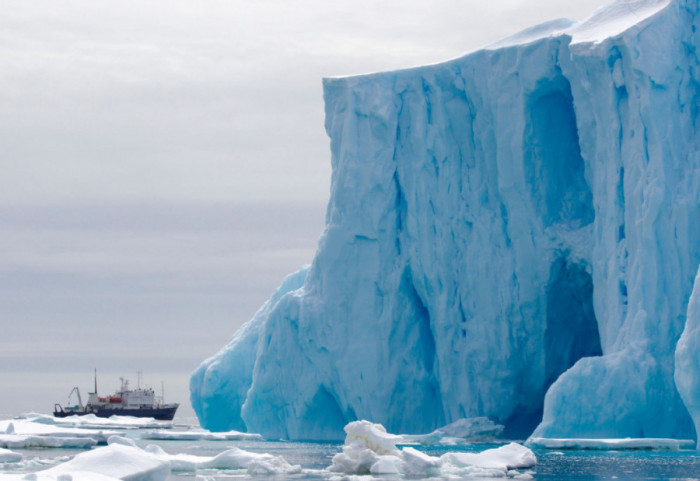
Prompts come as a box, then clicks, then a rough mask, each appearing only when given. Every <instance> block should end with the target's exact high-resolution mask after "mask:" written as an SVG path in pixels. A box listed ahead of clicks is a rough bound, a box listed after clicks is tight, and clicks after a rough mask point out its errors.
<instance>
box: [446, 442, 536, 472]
mask: <svg viewBox="0 0 700 481" xmlns="http://www.w3.org/2000/svg"><path fill="white" fill-rule="evenodd" d="M442 459H443V461H445V462H448V463H450V464H453V465H455V466H476V467H478V468H494V469H505V470H509V469H522V468H531V467H533V466H534V465H535V464H537V458H536V457H535V454H534V453H533V452H532V451H531V450H530V449H528V448H526V447H525V446H523V445H521V444H518V443H510V444H506V445H505V446H501V447H498V448H495V449H487V450H486V451H482V452H480V453H446V454H444V455H443V456H442Z"/></svg>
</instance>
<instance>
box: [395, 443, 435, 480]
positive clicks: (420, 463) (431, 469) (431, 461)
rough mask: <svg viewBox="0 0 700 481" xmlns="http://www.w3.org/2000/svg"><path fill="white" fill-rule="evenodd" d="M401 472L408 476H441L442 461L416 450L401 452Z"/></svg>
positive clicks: (404, 449) (410, 449) (407, 449)
mask: <svg viewBox="0 0 700 481" xmlns="http://www.w3.org/2000/svg"><path fill="white" fill-rule="evenodd" d="M401 459H402V460H403V464H402V465H401V470H402V471H403V473H404V474H407V475H439V474H440V467H441V466H442V460H441V459H440V458H437V457H435V456H430V455H428V454H425V453H422V452H420V451H418V450H417V449H414V448H403V449H402V450H401Z"/></svg>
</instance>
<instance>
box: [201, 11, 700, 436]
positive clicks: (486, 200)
mask: <svg viewBox="0 0 700 481" xmlns="http://www.w3.org/2000/svg"><path fill="white" fill-rule="evenodd" d="M699 23H700V16H699V15H698V1H697V0H695V1H691V0H638V1H634V0H626V1H618V2H614V3H611V4H610V5H608V6H607V7H604V8H602V9H600V10H598V11H597V12H595V13H594V14H593V15H592V16H591V17H590V18H588V19H587V20H585V21H582V22H580V23H573V22H570V21H568V20H555V21H552V22H549V23H546V24H544V25H540V26H537V27H533V28H531V29H529V30H526V31H524V32H522V33H520V34H518V35H516V36H514V37H512V38H509V39H506V40H503V41H501V42H499V43H497V44H494V45H491V46H489V47H486V48H484V49H482V50H479V51H476V52H473V53H470V54H467V55H465V56H463V57H461V58H458V59H455V60H452V61H448V62H445V63H441V64H436V65H431V66H426V67H421V68H415V69H409V70H402V71H395V72H385V73H377V74H371V75H364V76H357V77H349V78H332V79H325V80H324V99H325V105H326V124H325V127H326V131H327V133H328V135H329V137H330V141H331V143H330V145H331V154H332V155H331V162H332V167H333V174H332V184H331V185H332V186H331V197H330V201H329V205H328V210H327V214H326V228H325V230H324V232H323V235H322V237H321V239H320V242H319V246H318V250H317V252H316V255H315V257H314V259H313V263H312V264H311V266H309V267H305V268H303V269H302V270H300V271H299V272H297V273H296V274H292V275H291V276H290V277H288V278H287V279H286V280H285V281H284V283H283V284H282V286H281V287H280V288H279V290H278V291H277V292H276V293H275V294H274V295H273V296H272V298H271V299H270V300H269V301H268V302H267V303H266V304H265V305H264V306H263V307H262V308H261V310H260V311H259V312H258V313H257V314H256V315H255V317H254V318H253V319H252V320H251V321H249V322H248V323H247V324H246V325H244V326H243V327H242V328H241V329H240V330H239V331H238V332H237V333H236V334H235V335H234V336H233V338H232V339H231V341H230V342H229V344H228V345H227V346H226V347H224V348H223V349H222V350H221V351H220V352H219V353H218V354H216V355H215V356H213V357H212V358H210V359H207V360H206V361H204V362H203V363H202V365H201V366H200V367H199V368H198V369H197V370H196V372H195V373H194V374H193V376H192V379H191V383H190V386H191V400H192V404H193V406H194V409H195V411H196V412H197V415H198V417H199V420H200V422H201V424H202V426H204V427H206V428H207V429H210V430H231V429H236V430H249V431H253V432H259V433H261V434H263V435H264V436H266V437H269V438H280V437H281V438H290V439H342V437H343V426H345V425H346V424H347V423H348V422H349V421H352V420H355V419H369V420H371V421H372V422H376V423H381V424H383V425H384V426H386V428H387V429H388V430H389V431H390V432H402V433H405V432H409V433H427V432H430V431H433V430H435V429H436V428H438V427H440V426H443V425H446V424H449V423H452V422H455V421H457V420H459V419H464V418H474V417H480V416H484V417H488V418H490V419H491V420H493V422H495V423H498V424H501V425H504V426H505V431H504V436H506V437H511V438H512V437H520V436H523V437H524V436H527V435H529V434H531V433H532V432H533V431H534V435H536V436H538V437H545V438H576V437H578V438H602V437H605V438H625V437H632V438H639V437H653V438H678V439H695V438H696V435H695V426H694V423H693V419H692V418H691V415H692V416H694V417H695V423H696V425H697V423H698V421H699V420H700V390H699V389H698V386H699V385H700V384H698V379H700V366H699V362H698V359H699V358H700V354H699V353H700V347H699V346H700V341H699V340H698V339H699V337H698V333H699V332H700V328H698V324H699V323H700V320H699V318H700V314H698V308H697V305H698V300H697V299H698V297H699V296H700V294H696V295H695V299H696V300H695V308H694V310H693V313H694V317H695V318H694V320H693V324H692V326H690V325H689V327H688V329H689V331H688V332H686V334H685V335H684V339H685V342H684V343H683V346H682V347H683V349H680V351H679V353H678V356H677V357H676V355H675V351H676V345H677V343H678V340H679V338H680V337H681V334H682V333H683V330H684V328H685V327H686V318H687V313H688V307H689V298H690V295H691V292H692V291H693V285H694V277H695V274H696V272H697V270H698V264H699V263H700V248H699V246H700V155H699V151H700V132H698V125H699V122H700V62H699V60H698V57H697V48H698V46H700V38H698V33H697V32H699V31H698V30H697V27H698V24H699ZM688 319H689V324H690V318H688ZM680 347H681V346H679V348H680ZM676 360H677V362H678V371H677V372H674V369H675V365H676ZM677 388H678V389H677ZM679 390H680V392H681V395H682V396H681V395H679Z"/></svg>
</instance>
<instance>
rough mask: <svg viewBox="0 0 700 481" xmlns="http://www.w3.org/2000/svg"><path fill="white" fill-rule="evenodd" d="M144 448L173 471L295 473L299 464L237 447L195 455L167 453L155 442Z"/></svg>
mask: <svg viewBox="0 0 700 481" xmlns="http://www.w3.org/2000/svg"><path fill="white" fill-rule="evenodd" d="M145 450H146V451H147V452H149V453H151V454H152V455H154V456H157V457H158V458H159V459H162V460H165V461H168V462H169V463H170V468H171V469H172V470H173V471H186V472H193V471H195V470H197V469H246V470H247V471H248V473H249V474H296V473H299V472H301V466H299V465H291V464H289V463H288V462H287V460H285V459H284V458H283V457H282V456H274V455H272V454H267V453H252V452H249V451H244V450H243V449H239V448H231V449H229V450H227V451H224V452H222V453H219V454H217V455H216V456H211V457H209V456H195V455H192V454H168V453H166V452H165V451H164V450H163V448H161V447H160V446H157V445H155V444H150V445H148V446H146V448H145Z"/></svg>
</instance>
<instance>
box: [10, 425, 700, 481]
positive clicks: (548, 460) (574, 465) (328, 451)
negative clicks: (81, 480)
mask: <svg viewBox="0 0 700 481" xmlns="http://www.w3.org/2000/svg"><path fill="white" fill-rule="evenodd" d="M126 436H127V437H130V438H132V439H135V440H136V443H137V444H138V445H139V446H146V445H148V444H157V445H159V446H160V447H162V448H163V449H164V450H165V451H166V452H168V453H171V454H178V453H187V454H194V455H200V456H215V455H216V454H219V453H221V452H222V451H225V450H226V449H229V448H231V447H234V446H235V447H238V448H241V449H245V450H247V451H252V452H257V453H270V454H274V455H280V456H283V457H284V458H285V459H286V460H287V461H288V462H289V463H290V464H298V465H301V467H302V468H303V471H302V472H301V473H299V474H293V475H286V476H285V475H250V474H248V473H247V472H246V471H245V470H225V469H199V470H197V471H196V472H182V473H177V472H174V473H172V474H171V475H170V476H169V478H168V480H171V481H175V480H179V481H185V480H198V481H212V480H232V479H236V480H261V479H275V480H280V481H281V480H284V479H290V480H329V479H330V478H332V477H336V479H337V476H338V475H337V474H336V473H329V472H324V471H323V470H324V468H326V467H328V466H329V465H330V464H331V458H332V457H333V455H335V454H336V453H338V452H340V451H341V449H342V444H330V443H297V442H285V441H154V440H139V439H137V437H138V432H137V431H135V430H134V431H130V432H127V433H126ZM496 446H498V445H497V444H472V445H468V446H457V447H417V449H420V450H421V451H424V452H426V453H428V454H431V455H441V454H443V453H445V452H447V451H466V452H479V451H483V450H484V449H488V448H492V447H496ZM414 447H415V446H414ZM13 451H15V452H18V453H21V454H22V455H23V461H22V462H21V463H5V464H2V463H0V479H2V477H3V476H2V474H3V473H7V474H18V473H30V472H36V471H40V470H43V469H47V468H49V467H51V466H54V465H57V464H59V463H61V462H65V461H67V460H69V459H70V458H72V457H73V456H75V455H76V454H78V453H79V452H81V451H82V450H77V449H13ZM534 452H535V454H536V455H537V461H538V462H537V466H536V467H534V468H532V469H527V470H521V471H520V473H521V474H523V475H525V476H524V478H525V479H535V480H544V481H553V480H562V481H567V480H569V481H588V480H608V479H609V480H618V481H619V480H623V481H624V480H685V481H690V480H700V453H699V452H697V451H678V452H665V451H605V452H599V451H568V450H566V451H551V450H534ZM372 478H376V479H382V480H398V479H411V480H419V479H427V478H422V477H400V476H393V475H383V476H366V477H364V476H363V477H362V479H368V480H369V479H372ZM433 479H434V478H433ZM463 479H479V478H463Z"/></svg>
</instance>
